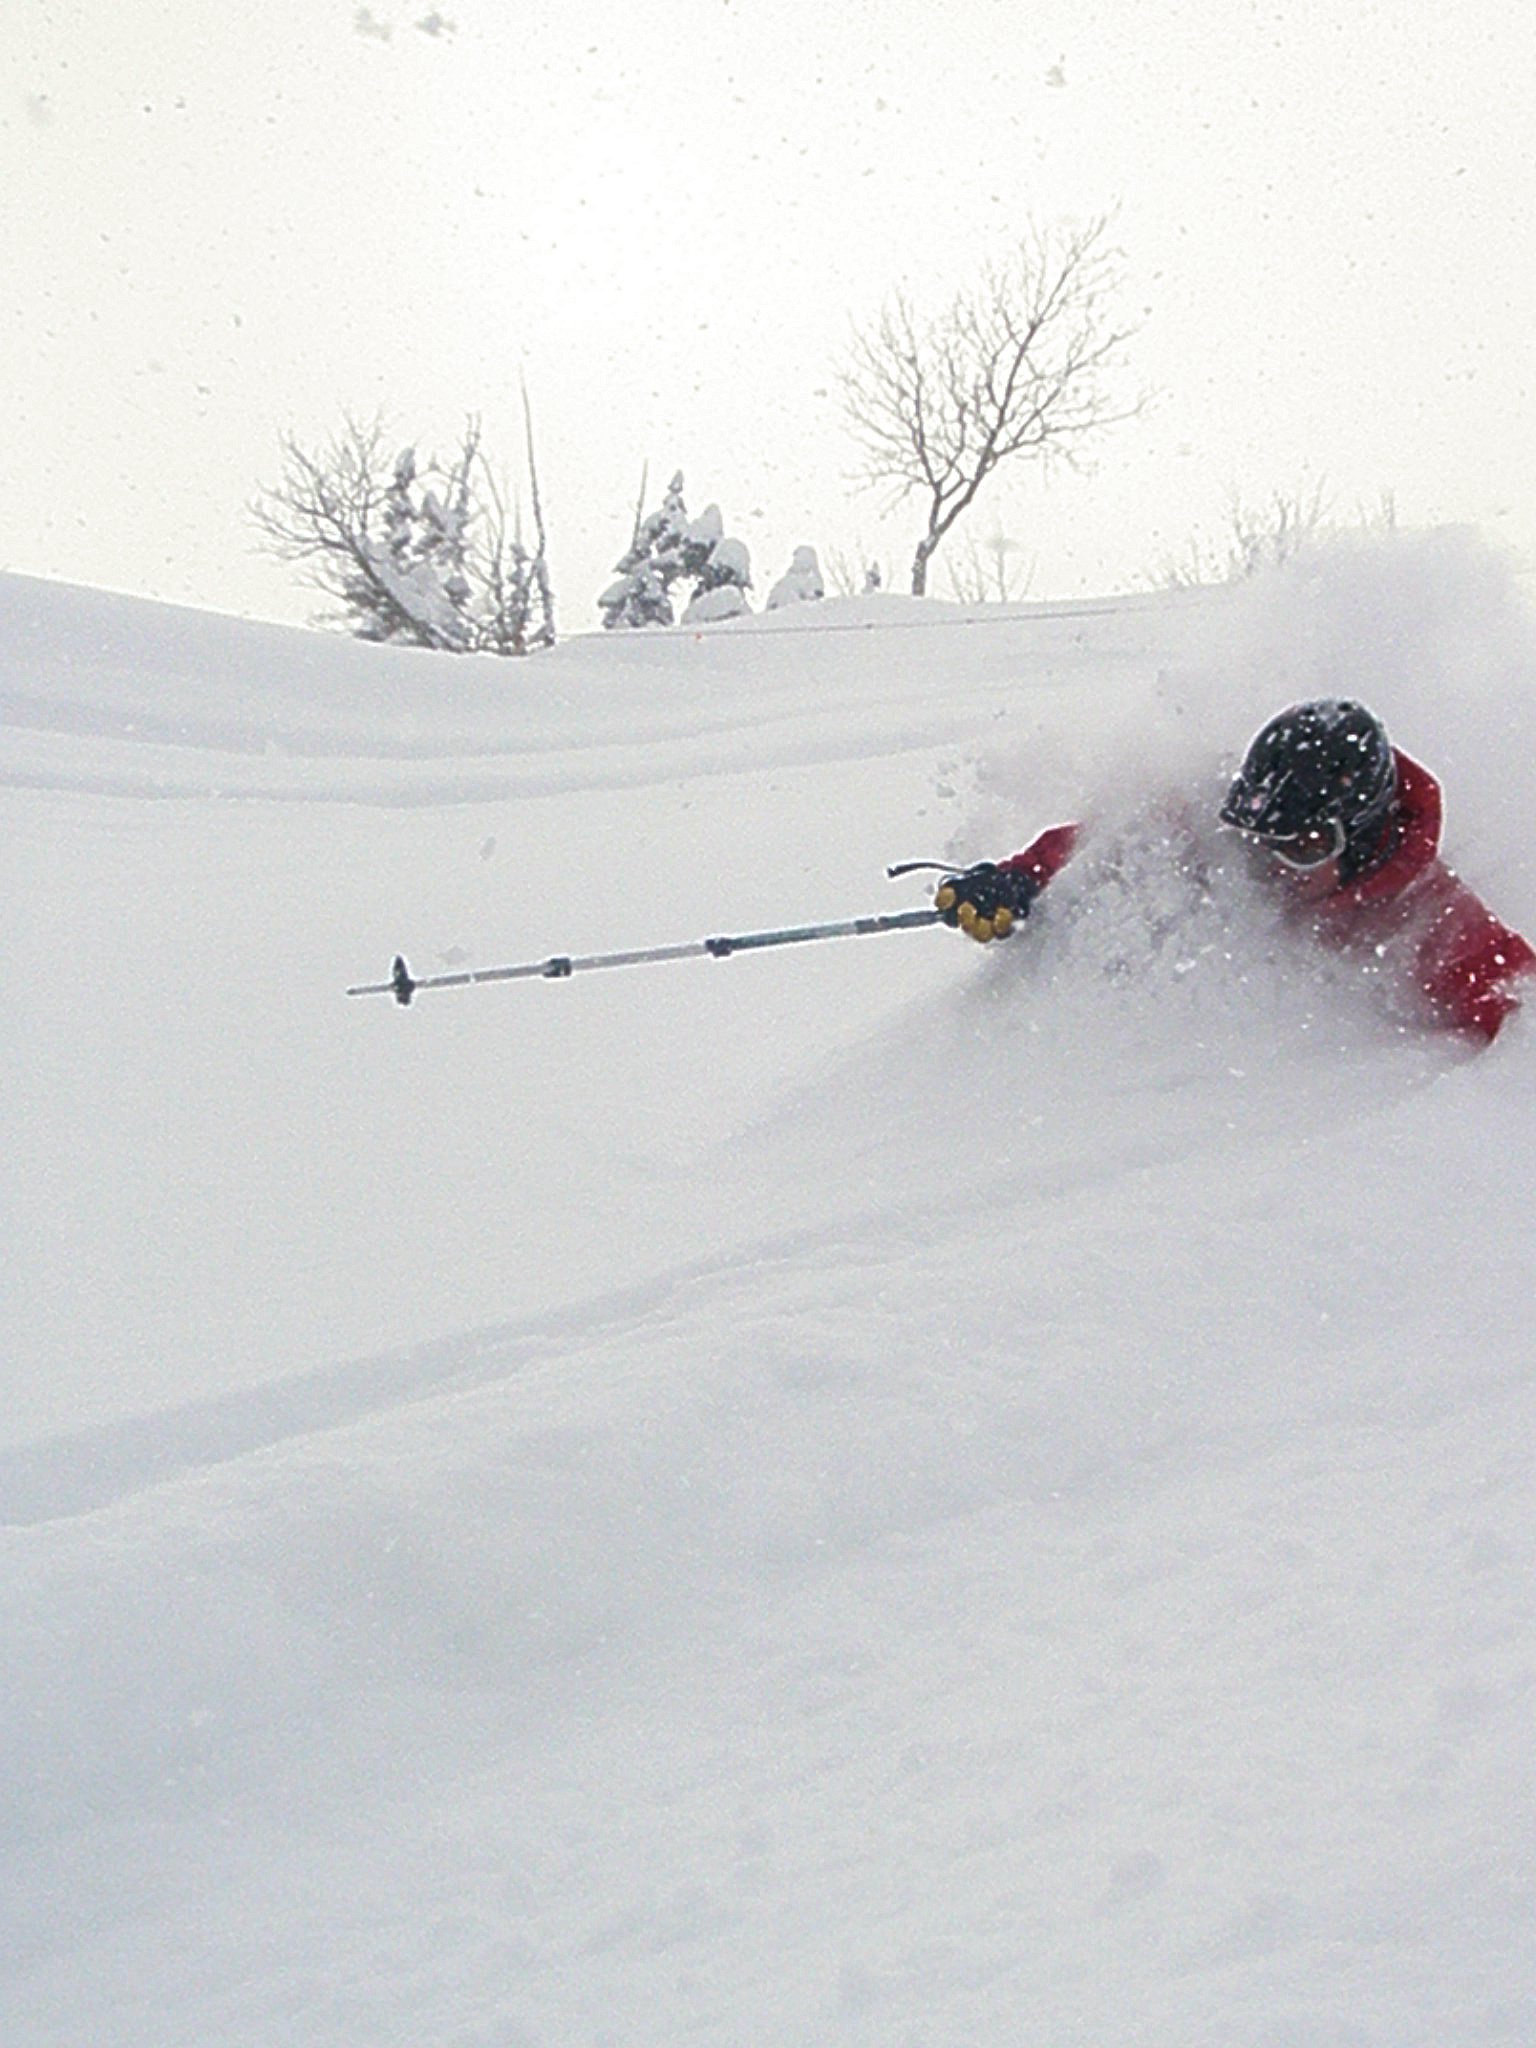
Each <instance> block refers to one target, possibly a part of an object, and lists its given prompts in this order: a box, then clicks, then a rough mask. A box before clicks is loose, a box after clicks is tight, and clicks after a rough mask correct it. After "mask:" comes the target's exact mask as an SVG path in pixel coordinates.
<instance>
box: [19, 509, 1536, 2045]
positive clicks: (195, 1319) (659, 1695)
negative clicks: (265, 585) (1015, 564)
mask: <svg viewBox="0 0 1536 2048" xmlns="http://www.w3.org/2000/svg"><path fill="white" fill-rule="evenodd" d="M1324 690H1334V691H1338V690H1345V691H1349V692H1351V693H1354V694H1359V695H1362V696H1364V697H1365V698H1366V699H1367V700H1368V701H1370V702H1371V703H1372V704H1373V705H1375V707H1376V708H1377V709H1378V710H1379V711H1380V712H1381V713H1382V715H1383V716H1384V717H1385V718H1386V720H1387V722H1388V724H1389V726H1390V727H1391V729H1392V731H1393V734H1394V737H1395V738H1397V739H1398V740H1399V741H1400V743H1401V744H1402V745H1404V746H1406V747H1407V748H1408V749H1409V751H1410V752H1413V753H1415V754H1416V755H1418V756H1419V757H1420V758H1423V759H1426V760H1428V761H1429V762H1430V763H1432V764H1433V765H1434V766H1435V768H1436V769H1437V770H1438V771H1440V772H1442V773H1443V775H1444V778H1445V781H1446V783H1447V787H1448V793H1449V798H1450V803H1449V830H1448V842H1449V847H1448V850H1449V851H1450V853H1451V855H1452V857H1453V858H1454V859H1455V860H1456V862H1457V865H1458V866H1459V867H1460V868H1461V870H1462V871H1463V872H1464V873H1465V874H1466V876H1467V877H1468V879H1469V880H1470V881H1472V882H1473V883H1474V884H1475V885H1476V886H1477V887H1479V888H1480V889H1481V890H1482V891H1483V892H1484V893H1485V894H1486V895H1487V896H1488V897H1489V898H1490V900H1492V901H1493V902H1494V903H1495V904H1496V906H1497V907H1498V908H1499V910H1500V911H1501V912H1502V913H1503V914H1504V915H1506V916H1507V917H1509V918H1510V919H1511V920H1512V921H1514V922H1515V923H1518V924H1522V925H1523V926H1524V927H1525V928H1526V929H1527V930H1536V855H1533V852H1532V835H1531V830H1530V821H1531V820H1532V819H1533V818H1536V747H1533V740H1536V627H1533V625H1532V623H1531V621H1530V619H1529V617H1528V615H1527V614H1526V613H1525V612H1524V611H1523V609H1522V607H1521V605H1520V603H1519V601H1518V600H1517V599H1516V598H1515V597H1514V596H1513V595H1512V594H1511V590H1510V587H1509V585H1508V583H1507V582H1506V580H1505V577H1504V574H1503V571H1502V569H1501V568H1500V566H1499V565H1498V564H1497V563H1495V562H1493V561H1491V560H1490V559H1488V558H1487V557H1485V556H1484V555H1482V554H1480V553H1479V552H1477V550H1476V549H1475V548H1474V547H1472V546H1471V545H1470V544H1469V543H1468V542H1466V541H1465V540H1464V539H1462V538H1461V537H1459V536H1457V535H1454V534H1451V535H1439V536H1432V537H1428V538H1417V539H1414V538H1403V539H1399V540H1396V541H1394V542H1392V543H1391V544H1390V545H1376V546H1372V547H1369V548H1366V547H1361V548H1350V549H1346V550H1344V551H1342V552H1340V553H1339V554H1337V555H1330V556H1323V557H1319V558H1317V559H1315V560H1314V561H1313V562H1312V563H1311V564H1310V565H1309V566H1308V567H1307V568H1305V569H1304V570H1298V571H1295V572H1293V573H1292V574H1291V575H1289V576H1288V577H1283V578H1279V579H1276V580H1275V581H1274V582H1273V583H1270V584H1267V585H1263V586H1255V587H1253V588H1251V589H1249V590H1247V591H1244V592H1242V593H1240V594H1236V595H1234V594H1227V595H1224V596H1221V597H1219V598H1218V597H1206V598H1200V597H1190V596H1187V595H1186V596H1183V597H1177V598H1176V597H1171V596H1170V597H1161V596H1159V597H1145V598H1140V599H1119V600H1114V601H1106V602H1105V603H1103V604H1091V605H1077V606H1054V607H1034V608H1027V607H1026V608H1020V609H1017V610H1014V611H1009V612H1002V611H1000V610H997V609H991V610H983V611H980V612H976V613H966V612H963V611H959V610H956V609H955V608H953V607H947V606H943V605H939V604H914V603H913V602H911V601H908V600H902V599H897V598H885V599H865V600H859V601H857V602H845V603H825V604H821V605H815V606H803V607H796V608H794V609H793V610H790V611H786V612H779V613H776V614H774V615H772V616H771V617H768V618H762V619H755V620H746V621H740V622H736V623H734V624H731V625H727V626H722V627H716V628H711V629H710V630H709V631H707V632H704V633H692V632H682V631H679V632H670V633H650V634H632V635H617V636H612V637H604V638H594V639H584V640H578V641H574V642H571V643H568V644H567V645H565V646H562V647H560V648H558V649H556V650H554V652H553V653H551V654H550V655H548V656H546V657H541V658H539V659H538V660H535V661H531V662H526V663H495V662H489V661H486V662H480V661H471V660H455V659H452V658H447V657H431V656H422V655H412V654H406V653H396V652H391V651H387V650H379V649H374V648H366V647H361V646H358V645H354V644H351V643H347V642H342V641H336V640H332V639H328V638H323V637H320V636H316V635H306V634H299V633H293V632H289V631H286V630H281V629H277V628H268V627H257V626H250V625H240V624H237V623H234V622H231V621H228V620H222V619H218V618H214V617H209V616H204V615H199V614H192V613H179V612H174V611H169V610H166V609H163V608H158V607H153V606H149V605H144V604H139V603H135V602H133V601H131V600H127V599H123V598H117V597H107V596H103V595H100V594H96V593H90V592H84V591H78V590H72V589H68V588H63V587H57V586H47V585H42V584H37V583H30V582H26V581H24V580H21V579H0V720H3V725H0V809H3V813H4V824H3V841H0V846H3V852H0V862H3V867H0V896H3V900H4V903H5V906H6V935H7V943H6V947H5V977H6V1000H5V1004H4V1007H3V1009H0V1043H3V1047H4V1052H5V1056H6V1057H5V1067H6V1073H7V1087H6V1110H5V1117H4V1136H5V1142H4V1146H3V1149H0V1190H3V1203H4V1217H5V1226H6V1240H7V1247H8V1255H7V1260H6V1276H7V1287H6V1312H5V1317H4V1330H5V1344H4V1368H3V1370H4V1377H3V1388H4V1394H5V1401H4V1406H3V1411H0V1522H3V1524H4V1527H3V1528H0V1642H3V1644H4V1655H5V1684H4V1687H3V1688H0V1815H3V1836H0V1839H3V1840H4V1842H5V1845H6V1846H5V1854H4V1857H3V1859H0V2040H3V2041H4V2043H5V2044H6V2048H63V2044H75V2043H81V2044H84V2043H90V2044H92V2048H129V2044H132V2048H278V2044H287V2043H292V2044H296V2048H297V2044H302V2048H379V2044H385V2043H388V2044H400V2048H567V2044H578V2043H579V2044H588V2043H594V2044H595V2043H599V2042H601V2043H606V2044H613V2048H631V2044H633V2048H673V2044H681V2043H684V2042H697V2043H701V2044H710V2048H717V2044H729V2048H737V2044H739V2048H765V2044H779V2043H784V2044H793V2048H821V2044H860V2048H865V2044H867V2048H895V2044H900V2048H918V2044H922V2048H969V2044H975V2048H994V2044H1013V2043H1021V2044H1022V2043H1035V2042H1042V2043H1050V2044H1052V2048H1057V2044H1070V2048H1105V2044H1110V2043H1127V2044H1129V2043H1136V2044H1155V2048H1232V2044H1242V2048H1280V2044H1288V2048H1296V2044H1305V2048H1344V2044H1346V2043H1347V2044H1351V2048H1358V2044H1369V2048H1445V2044H1446V2043H1448V2042H1456V2043H1458V2044H1462V2043H1466V2044H1474V2043H1495V2042H1497V2043H1521V2044H1523V2043H1528V2042H1530V2041H1531V2040H1533V2039H1536V1960H1533V1955H1536V1950H1533V1946H1532V1942H1531V1938H1530V1937H1531V1930H1532V1926H1533V1924H1536V1877H1533V1876H1532V1871H1533V1869H1536V1747H1533V1744H1532V1740H1531V1730H1532V1726H1533V1717H1536V1614H1533V1595H1536V1507H1533V1495H1532V1471H1531V1465H1532V1455H1533V1451H1536V1339H1533V1336H1532V1333H1531V1296H1532V1284H1533V1279H1536V1222H1533V1205H1532V1194H1533V1186H1532V1183H1533V1178H1536V1090H1533V1086H1532V1083H1533V1079H1536V1052H1533V1036H1532V1034H1533V1031H1536V1025H1533V1023H1532V1021H1531V1020H1530V1019H1529V1018H1526V1019H1521V1020H1518V1021H1517V1022H1516V1023H1515V1024H1514V1025H1513V1026H1512V1027H1511V1028H1510V1029H1508V1030H1507V1031H1506V1032H1505V1033H1504V1035H1503V1036H1502V1037H1501V1038H1500V1040H1499V1041H1498V1043H1497V1045H1496V1046H1494V1047H1493V1048H1492V1049H1491V1050H1489V1051H1486V1052H1482V1053H1474V1052H1472V1051H1471V1050H1469V1048H1467V1047H1466V1046H1465V1045H1462V1044H1460V1043H1458V1042H1456V1041H1455V1040H1452V1039H1449V1038H1444V1037H1435V1036H1432V1035H1425V1034H1424V1033H1423V1032H1422V1031H1420V1030H1418V1029H1416V1028H1409V1027H1407V1026H1406V1025H1405V1024H1404V1022H1403V1020H1402V1019H1401V1018H1400V1017H1399V1016H1398V1015H1397V1014H1396V1013H1395V1011H1394V1007H1393V1005H1392V1002H1391V1000H1390V998H1389V993H1388V991H1387V990H1386V989H1385V988H1384V987H1383V986H1382V985H1381V984H1380V981H1379V980H1378V979H1377V978H1373V977H1372V976H1370V975H1367V974H1364V973H1362V972H1361V971H1360V970H1359V969H1358V967H1350V966H1348V965H1346V963H1344V962H1343V961H1341V960H1339V959H1337V958H1333V959H1329V960H1322V959H1318V958H1315V957H1312V956H1310V955H1307V954H1304V953H1301V952H1298V951H1297V950H1296V946H1295V943H1294V941H1290V940H1288V939H1287V938H1286V937H1285V936H1284V935H1283V934H1282V933H1281V932H1280V931H1279V930H1278V929H1277V927H1276V925H1275V923H1274V920H1273V916H1272V912H1271V911H1270V908H1269V906H1267V905H1266V903H1265V901H1264V900H1263V897H1262V894H1261V892H1259V891H1258V890H1257V888H1256V885H1255V884H1254V882H1253V881H1252V879H1251V878H1250V877H1248V876H1247V875H1246V873H1243V872H1238V871H1237V870H1236V868H1235V867H1234V864H1233V863H1232V862H1231V861H1230V860H1229V859H1228V858H1227V853H1226V850H1225V849H1224V848H1223V847H1222V845H1221V842H1220V839H1219V837H1214V836H1212V835H1210V834H1209V831H1208V828H1207V827H1206V825H1205V823H1204V819H1205V818H1206V816H1207V815H1208V812H1209V808H1210V806H1209V798H1210V795H1211V793H1212V792H1214V791H1215V790H1217V789H1219V787H1220V786H1221V777H1222V775H1223V773H1224V771H1225V770H1226V769H1227V768H1229V766H1230V762H1231V759H1232V757H1233V755H1234V754H1235V753H1236V752H1237V751H1238V750H1239V749H1240V747H1241V745H1242V743H1243V741H1244V740H1245V739H1246V738H1247V736H1248V734H1249V733H1250V731H1251V730H1252V729H1253V727H1254V726H1255V725H1257V723H1258V722H1259V721H1260V720H1261V719H1262V718H1263V717H1264V716H1265V715H1266V714H1267V712H1269V711H1270V710H1272V709H1273V708H1275V706H1276V705H1277V704H1278V703H1279V702H1282V701H1285V700H1286V699H1287V698H1288V697H1291V696H1295V695H1299V694H1303V693H1314V692H1321V691H1324ZM1175 811H1176V812H1177V814H1178V815H1179V817H1180V818H1181V819H1182V820H1183V823H1182V824H1181V826H1180V828H1179V829H1180V831H1181V833H1184V834H1186V835H1187V834H1190V833H1193V835H1194V836H1195V839H1196V842H1197V843H1199V844H1202V845H1203V855H1204V862H1205V869H1206V873H1207V880H1208V886H1206V887H1204V888H1201V889H1199V890H1194V889H1191V888H1190V887H1189V885H1188V883H1187V882H1186V881H1185V880H1184V879H1182V877H1183V875H1184V874H1186V873H1187V866H1188V864H1187V863H1185V864H1184V865H1182V866H1181V865H1180V863H1178V862H1175V861H1173V860H1171V859H1170V858H1169V851H1168V839H1169V836H1170V834H1169V827H1168V819H1169V817H1170V815H1171V814H1173V812H1175ZM1074 815H1081V816H1086V817H1088V818H1089V819H1090V820H1091V821H1092V822H1093V823H1094V825H1095V831H1094V832H1093V834H1092V835H1091V837H1090V839H1089V842H1088V844H1087V846H1086V848H1085V850H1084V853H1083V855H1082V856H1081V857H1080V859H1079V860H1078V861H1077V862H1076V863H1074V865H1073V866H1072V867H1071V868H1069V869H1068V871H1067V872H1066V874H1064V875H1063V876H1062V878H1061V879H1060V881H1059V882H1058V883H1057V884H1056V885H1055V886H1054V887H1053V889H1052V891H1051V892H1050V894H1049V896H1048V897H1047V898H1046V899H1045V900H1044V902H1043V903H1042V905H1041V907H1040V909H1039V911H1038V912H1037V914H1036V916H1035V918H1034V919H1032V920H1031V922H1030V924H1029V926H1028V927H1027V928H1026V930H1025V931H1024V933H1023V934H1022V935H1021V937H1020V938H1019V939H1018V940H1017V941H1016V942H1011V943H1010V944H1009V945H1008V946H1007V947H997V948H992V949H989V951H988V952H986V953H981V952H979V951H978V950H977V949H975V948H973V947H971V946H969V945H968V944H966V943H965V942H964V941H963V940H961V939H960V938H958V937H956V936H955V935H953V934H951V933H948V932H946V931H943V930H941V929H938V930H924V931H918V932H914V933H907V934H903V935H900V936H890V937H879V938H869V939H859V940H852V941H843V942H837V943H829V944H824V945H817V946H809V947H803V948H796V949H793V950H787V951H783V952H777V953H766V954H762V955H740V956H736V957H733V958H731V959H729V960H726V961H718V962H717V961H694V962H691V963H689V964H685V965H672V966H665V967H656V968H645V969H635V970H631V971H623V972H616V973H611V974H593V975H589V976H582V977H577V978H575V979H572V980H570V981H565V982H561V983H558V984H553V983H547V982H543V981H533V982H529V983H525V984H514V985H506V986H488V987H484V988H479V989H474V990H469V991H445V992H441V993H438V994H432V995H423V996H421V997H420V998H418V1000H417V1002H416V1003H415V1004H414V1005H413V1006H412V1007H411V1008H410V1009H409V1010H401V1009H399V1008H398V1007H397V1006H395V1005H394V1004H393V1003H390V1002H389V1001H387V1000H385V999H379V998H374V999H368V1000H352V1001H349V1000H348V999H347V998H346V997H345V996H344V995H343V993H342V991H343V990H344V989H345V987H346V986H347V985H348V984H349V983H353V982H357V981H364V980H373V979H375V978H378V977H380V976H382V975H384V974H386V973H387V972H388V966H389V961H390V958H391V956H392V955H393V953H394V952H395V951H396V950H397V949H398V950H403V951H404V952H405V953H406V955H407V957H408V958H409V959H410V962H411V965H412V967H413V969H415V971H416V972H417V973H420V974H428V973H433V972H441V971H444V970H448V969H452V968H456V967H483V966H488V965H493V964H497V963H499V962H504V961H511V960H516V959H521V958H539V957H542V956H544V955H546V954H548V953H551V952H556V951H560V952H571V951H577V952H587V951H597V950H602V949H605V948H607V947H612V946H628V945H648V944H654V943H658V942H664V941H669V940H676V939H690V938H697V937H702V936H704V935H706V934H708V933H711V932H719V931H737V930H744V929H748V928H750V927H753V926H757V925H763V924H770V925H781V924H789V923H795V922H799V921H803V920H807V919H816V918H824V917H836V916H840V915H843V914H846V913H850V912H863V911H867V910H877V909H887V908H898V909H899V908H904V907H907V906H909V905H913V904H917V903H921V902H922V901H923V900H924V899H923V888H922V883H923V878H922V877H921V876H917V877H912V878H909V879H907V880H904V881H898V882H891V881H888V880H887V879H886V878H885V876H884V867H885V865H886V863H887V862H890V861H896V860H901V859H904V858H913V857H923V856H927V857H943V858H946V859H948V858H956V857H979V856H982V855H988V854H997V853H1000V852H1004V851H1008V850H1011V848H1012V847H1014V846H1015V845H1017V844H1020V843H1021V842H1022V841H1023V839H1024V838H1025V837H1026V836H1028V834H1029V833H1030V832H1031V831H1032V830H1033V829H1035V828H1037V827H1039V826H1042V825H1045V824H1048V823H1051V822H1054V821H1056V820H1058V819H1061V818H1065V817H1070V816H1074Z"/></svg>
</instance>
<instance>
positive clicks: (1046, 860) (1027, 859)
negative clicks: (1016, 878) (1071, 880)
mask: <svg viewBox="0 0 1536 2048" xmlns="http://www.w3.org/2000/svg"><path fill="white" fill-rule="evenodd" d="M1081 830H1082V827H1081V826H1080V825H1051V826H1049V827H1048V828H1047V829H1046V830H1045V831H1044V832H1041V833H1040V834H1039V835H1038V836H1037V837H1036V838H1034V839H1032V840H1031V841H1030V842H1029V844H1028V846H1026V847H1025V848H1024V849H1023V851H1022V852H1020V853H1011V854H1009V856H1008V858H1007V859H1006V860H1000V861H999V862H998V866H999V867H1000V868H1001V869H1002V870H1003V872H1004V874H1009V875H1027V876H1028V877H1029V879H1030V881H1031V882H1033V883H1034V885H1035V888H1036V890H1037V891H1038V890H1040V889H1043V888H1044V887H1045V885H1046V883H1047V882H1050V881H1054V880H1055V878H1056V876H1057V875H1059V874H1060V873H1061V871H1062V869H1063V868H1064V867H1065V866H1066V864H1067V862H1068V861H1069V860H1070V859H1071V858H1072V852H1073V848H1074V847H1075V846H1076V845H1077V840H1078V834H1079V833H1080V832H1081Z"/></svg>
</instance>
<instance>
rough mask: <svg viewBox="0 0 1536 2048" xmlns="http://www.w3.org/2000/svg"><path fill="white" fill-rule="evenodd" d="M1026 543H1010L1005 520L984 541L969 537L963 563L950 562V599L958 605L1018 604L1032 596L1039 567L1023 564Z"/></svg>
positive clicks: (1014, 541) (999, 522) (949, 560)
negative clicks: (1020, 558) (1030, 592)
mask: <svg viewBox="0 0 1536 2048" xmlns="http://www.w3.org/2000/svg"><path fill="white" fill-rule="evenodd" d="M1023 552H1024V544H1023V542H1022V541H1017V540H1010V539H1009V537H1008V535H1007V534H1006V533H1004V531H1003V528H1002V522H1001V520H998V521H996V522H995V523H994V525H993V528H992V531H991V532H990V533H989V534H988V535H987V537H986V539H985V540H984V541H977V540H976V538H975V537H974V535H973V536H971V537H969V538H968V539H967V541H966V544H965V553H964V557H963V559H962V560H961V561H959V562H957V561H955V560H954V559H953V557H952V556H951V557H949V558H948V560H947V564H946V566H947V568H948V571H949V592H950V596H951V597H953V598H954V599H955V601H956V602H957V603H958V604H1018V603H1021V602H1022V601H1023V599H1025V598H1026V597H1028V595H1029V586H1030V585H1031V583H1033V582H1034V580H1035V564H1034V563H1033V562H1032V561H1031V562H1029V563H1021V562H1020V561H1019V560H1018V559H1017V558H1018V557H1019V556H1021V555H1022V554H1023Z"/></svg>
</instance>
